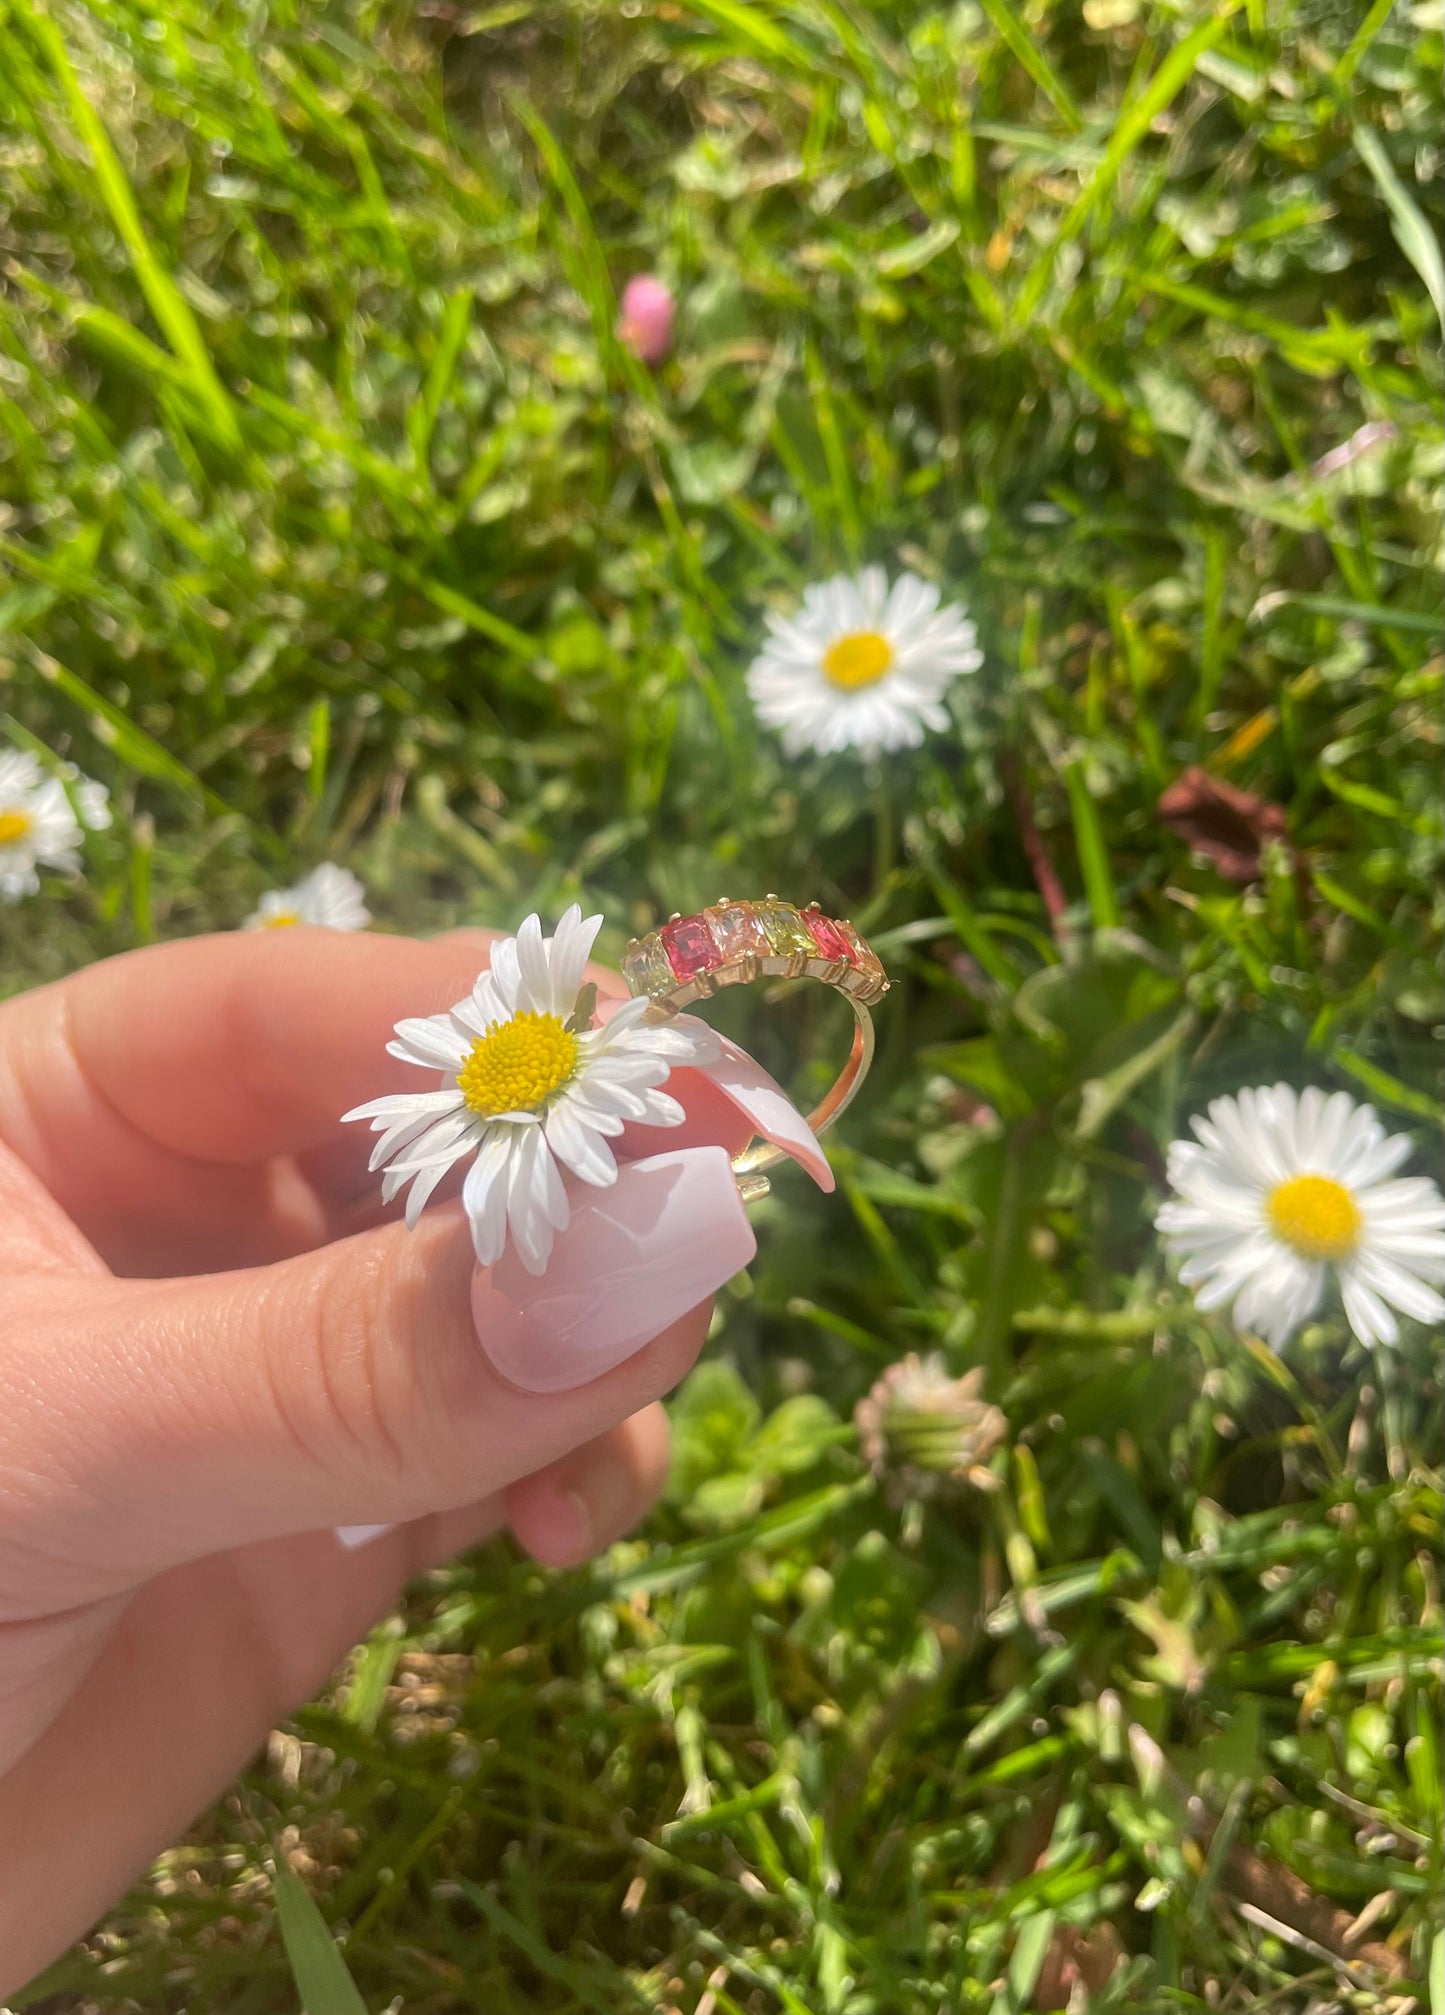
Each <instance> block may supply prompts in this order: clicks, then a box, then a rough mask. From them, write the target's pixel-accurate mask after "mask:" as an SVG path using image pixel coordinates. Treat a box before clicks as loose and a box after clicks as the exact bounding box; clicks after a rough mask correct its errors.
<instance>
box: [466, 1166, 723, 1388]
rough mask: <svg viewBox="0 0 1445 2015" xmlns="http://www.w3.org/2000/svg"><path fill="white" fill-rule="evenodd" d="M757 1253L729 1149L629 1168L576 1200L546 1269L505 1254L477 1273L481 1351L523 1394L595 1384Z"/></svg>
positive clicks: (474, 1303)
mask: <svg viewBox="0 0 1445 2015" xmlns="http://www.w3.org/2000/svg"><path fill="white" fill-rule="evenodd" d="M756 1251H757V1241H756V1239H755V1238H754V1237H753V1233H752V1228H751V1226H750V1225H749V1224H748V1220H747V1215H746V1213H745V1211H744V1210H743V1206H742V1202H741V1199H740V1198H739V1196H738V1191H737V1184H736V1183H735V1182H734V1181H733V1176H732V1170H731V1168H730V1167H729V1166H728V1158H727V1155H726V1154H725V1153H724V1152H723V1150H722V1149H721V1148H720V1147H692V1148H680V1149H677V1150H675V1151H674V1152H673V1153H671V1154H659V1155H652V1156H650V1157H649V1158H648V1159H647V1160H646V1161H635V1162H627V1163H624V1164H623V1166H622V1169H621V1171H620V1172H619V1174H618V1178H617V1181H616V1182H615V1183H614V1184H613V1186H612V1188H611V1189H604V1190H589V1191H588V1192H586V1194H585V1195H584V1196H582V1197H580V1198H578V1199H576V1201H575V1204H574V1208H573V1213H572V1222H571V1224H570V1226H569V1227H568V1229H567V1230H566V1231H565V1232H563V1233H562V1234H561V1235H560V1236H559V1237H558V1239H557V1242H556V1244H555V1245H554V1247H553V1248H552V1257H551V1260H550V1261H549V1263H548V1266H547V1271H546V1272H545V1273H544V1274H543V1275H542V1276H541V1278H540V1279H536V1278H534V1277H533V1276H532V1275H531V1274H529V1273H528V1272H527V1270H526V1268H525V1267H524V1266H523V1265H522V1264H521V1262H520V1260H519V1259H518V1258H517V1256H516V1254H515V1253H514V1252H512V1251H510V1250H509V1251H508V1252H506V1253H505V1254H504V1255H503V1257H502V1258H501V1259H500V1260H499V1261H498V1263H497V1265H496V1266H494V1267H493V1268H492V1269H491V1270H490V1272H489V1273H480V1272H479V1273H477V1274H475V1275H474V1276H473V1279H472V1317H473V1320H474V1321H475V1323H476V1327H477V1335H478V1337H479V1338H480V1340H481V1345H482V1349H483V1350H484V1351H485V1352H486V1354H487V1356H488V1357H489V1358H490V1359H491V1361H492V1363H493V1365H495V1367H496V1369H497V1370H498V1371H499V1372H500V1373H501V1374H502V1376H503V1378H505V1379H508V1380H510V1382H511V1383H512V1384H513V1385H515V1386H519V1387H520V1388H521V1389H522V1391H523V1392H567V1391H570V1390H571V1388H572V1387H573V1386H577V1385H586V1384H587V1383H588V1382H589V1381H590V1380H592V1379H594V1378H600V1377H601V1376H602V1374H603V1373H604V1372H608V1371H611V1370H612V1368H613V1367H614V1365H618V1364H621V1363H623V1361H624V1360H625V1359H627V1358H629V1357H631V1356H633V1354H634V1353H635V1352H637V1351H639V1350H641V1348H642V1346H643V1345H644V1344H645V1343H650V1342H651V1341H652V1339H653V1337H655V1336H659V1335H660V1334H661V1333H662V1331H663V1330H665V1329H666V1328H667V1327H668V1325H669V1323H673V1322H676V1321H677V1319H678V1317H679V1316H681V1315H685V1314H686V1313H687V1311H688V1310H689V1309H691V1308H696V1307H697V1306H698V1304H699V1303H700V1302H704V1301H706V1300H707V1298H708V1296H709V1295H711V1294H715V1293H716V1292H717V1290H718V1289H719V1288H720V1287H721V1286H722V1284H723V1282H724V1281H726V1280H731V1279H732V1277H733V1275H734V1274H735V1273H738V1272H740V1271H741V1269H742V1268H743V1267H745V1266H746V1265H747V1264H748V1262H749V1261H750V1260H751V1259H752V1257H753V1255H754V1253H755V1252H756Z"/></svg>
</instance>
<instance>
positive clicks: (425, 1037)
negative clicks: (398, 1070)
mask: <svg viewBox="0 0 1445 2015" xmlns="http://www.w3.org/2000/svg"><path fill="white" fill-rule="evenodd" d="M468 1047H469V1045H468V1044H467V1043H466V1042H464V1041H463V1039H462V1037H461V1036H459V1035H458V1033H457V1031H456V1030H455V1029H454V1028H453V1026H452V1024H451V1021H450V1019H449V1017H448V1016H446V1015H439V1014H433V1015H417V1016H414V1017H413V1018H412V1019H410V1020H408V1021H399V1022H398V1023H397V1025H396V1041H395V1042H389V1043H388V1044H387V1046H386V1048H387V1054H388V1055H389V1056H395V1057H400V1058H401V1060H402V1062H403V1063H415V1064H421V1065H422V1066H423V1067H425V1068H427V1069H430V1070H450V1071H454V1070H457V1069H458V1068H459V1067H460V1066H461V1063H462V1061H463V1059H464V1058H465V1056H466V1054H467V1049H468Z"/></svg>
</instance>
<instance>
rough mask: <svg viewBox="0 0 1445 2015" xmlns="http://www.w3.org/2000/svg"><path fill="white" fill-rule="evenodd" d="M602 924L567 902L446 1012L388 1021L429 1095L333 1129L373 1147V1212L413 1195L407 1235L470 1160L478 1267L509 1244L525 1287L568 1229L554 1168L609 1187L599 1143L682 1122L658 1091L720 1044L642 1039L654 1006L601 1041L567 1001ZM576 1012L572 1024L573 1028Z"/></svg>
mask: <svg viewBox="0 0 1445 2015" xmlns="http://www.w3.org/2000/svg"><path fill="white" fill-rule="evenodd" d="M601 924H602V919H601V917H600V916H597V917H587V918H585V919H584V918H583V915H582V912H581V910H580V909H579V908H578V907H577V905H576V904H575V903H574V904H573V906H572V908H571V909H569V910H568V911H567V913H566V915H565V916H564V917H563V918H562V920H561V922H560V923H559V924H558V926H557V933H556V936H555V937H550V938H544V937H543V935H542V925H541V922H540V920H539V919H538V918H537V917H535V916H530V917H528V918H527V920H526V922H525V923H524V924H523V925H522V927H521V929H520V930H519V931H518V933H517V935H516V937H514V938H502V939H500V940H499V941H498V943H497V944H495V945H494V946H493V947H492V958H491V965H490V967H489V968H488V970H487V971H486V972H484V973H483V974H482V975H481V977H480V978H479V979H478V981H477V983H476V985H475V986H474V987H473V989H472V991H471V993H470V994H469V995H468V996H467V998H466V999H465V1000H462V1001H458V1003H457V1005H456V1006H455V1007H454V1008H453V1009H452V1010H451V1012H450V1013H449V1014H439V1015H428V1016H425V1017H423V1018H419V1019H416V1020H411V1021H402V1022H398V1023H397V1025H396V1036H397V1040H396V1041H395V1042H392V1043H388V1044H387V1049H388V1051H389V1052H390V1054H391V1055H392V1056H395V1057H400V1058H401V1059H402V1061H403V1062H404V1063H412V1064H417V1065H418V1066H420V1068H422V1069H423V1070H433V1071H435V1070H440V1071H441V1072H442V1074H443V1075H442V1083H441V1088H440V1090H437V1091H414V1092H400V1093H397V1094H394V1095H393V1096H391V1097H388V1098H378V1099H373V1100H372V1101H371V1102H370V1103H369V1104H368V1105H361V1106H357V1108H356V1109H355V1111H354V1112H349V1113H347V1114H346V1115H345V1117H346V1118H347V1119H349V1120H352V1119H364V1120H369V1121H370V1122H371V1129H372V1132H373V1133H378V1134H380V1136H381V1138H380V1140H378V1142H377V1143H376V1146H375V1148H374V1150H373V1152H372V1156H371V1166H372V1168H373V1169H376V1168H381V1167H382V1166H383V1165H388V1166H387V1168H386V1174H385V1176H384V1177H383V1179H382V1198H383V1200H384V1201H385V1202H388V1203H389V1202H390V1201H391V1199H392V1198H393V1197H394V1196H395V1195H396V1194H397V1192H398V1191H399V1190H401V1189H403V1188H405V1187H406V1186H407V1185H408V1184H410V1194H409V1196H408V1197H407V1204H406V1221H407V1223H408V1224H409V1225H411V1226H413V1227H415V1225H416V1222H417V1220H418V1218H419V1217H420V1215H421V1212H422V1209H423V1206H424V1205H425V1204H426V1202H427V1199H428V1198H429V1197H430V1196H431V1194H432V1192H433V1191H434V1190H435V1189H436V1187H437V1184H438V1183H439V1182H440V1181H441V1180H442V1177H443V1176H444V1175H445V1174H446V1173H447V1170H448V1169H449V1168H451V1167H453V1166H454V1164H455V1163H457V1162H459V1161H463V1160H465V1159H466V1158H467V1157H469V1156H475V1159H474V1160H473V1162H472V1165H471V1167H470V1169H469V1170H468V1171H467V1176H466V1181H465V1183H464V1185H463V1187H462V1203H463V1205H464V1207H465V1209H466V1213H467V1217H468V1219H469V1221H470V1223H471V1229H472V1243H473V1245H474V1246H475V1248H476V1254H477V1259H478V1261H479V1262H480V1263H481V1265H483V1266H491V1265H494V1264H495V1262H496V1261H497V1260H499V1259H500V1258H501V1256H502V1252H503V1250H504V1249H505V1247H506V1243H507V1239H508V1235H509V1234H510V1236H511V1239H512V1242H513V1243H514V1245H515V1246H516V1248H517V1253H518V1255H519V1257H520V1259H521V1261H522V1264H523V1265H524V1266H525V1267H526V1268H527V1270H528V1272H529V1273H541V1272H542V1271H543V1270H544V1269H545V1267H546V1264H547V1261H548V1259H549V1258H550V1257H551V1252H552V1241H553V1236H554V1234H555V1233H557V1232H559V1231H565V1230H566V1229H567V1226H568V1223H569V1222H570V1218H571V1209H570V1205H569V1203H568V1198H567V1190H566V1186H565V1184H564V1182H563V1179H562V1170H563V1169H566V1170H568V1171H569V1172H570V1173H571V1174H572V1175H574V1176H576V1177H577V1178H578V1180H579V1181H581V1182H585V1183H590V1184H592V1185H593V1187H595V1188H597V1189H607V1188H610V1186H611V1185H612V1184H613V1183H614V1182H616V1180H617V1162H616V1160H615V1158H614V1156H613V1152H612V1149H611V1148H610V1147H609V1146H608V1142H609V1140H612V1139H615V1138H616V1136H617V1135H618V1134H620V1133H621V1132H622V1130H623V1128H624V1126H625V1125H626V1124H627V1122H628V1121H629V1120H630V1121H633V1122H636V1123H638V1124H641V1125H644V1126H677V1125H679V1124H680V1123H681V1121H682V1119H683V1117H684V1114H683V1109H682V1107H681V1106H680V1105H679V1104H678V1102H677V1100H676V1099H674V1098H671V1097H669V1096H668V1094H667V1093H666V1092H664V1091H662V1090H661V1089H660V1088H659V1087H660V1086H661V1085H662V1084H663V1083H664V1081H665V1080H666V1078H667V1076H668V1073H669V1071H670V1070H671V1069H672V1068H673V1066H674V1065H676V1064H707V1063H712V1062H715V1061H716V1060H717V1059H718V1058H719V1056H720V1055H721V1046H720V1044H719V1043H718V1041H717V1039H716V1038H715V1037H714V1036H713V1034H712V1032H711V1030H709V1029H707V1028H706V1027H705V1026H704V1025H703V1024H702V1023H701V1022H689V1023H688V1024H687V1025H686V1026H681V1025H678V1024H673V1025H671V1026H662V1027H653V1026H651V1025H644V1024H645V1018H646V1016H647V1015H648V1014H649V1012H650V1011H651V1007H652V1003H651V1002H650V1001H649V1000H648V999H647V998H646V997H645V996H644V997H642V998H640V999H637V1000H629V1001H625V1002H624V1003H623V1004H622V1005H621V1006H620V1007H618V1008H617V1009H616V1010H615V1011H614V1012H613V1013H612V1015H611V1017H610V1018H609V1019H608V1020H607V1021H606V1022H605V1023H604V1024H603V1025H602V1026H601V1027H599V1028H591V1027H588V1026H587V1025H586V1022H587V1019H588V1016H587V1015H586V1013H585V1003H581V1002H579V996H580V995H581V994H582V991H583V979H584V976H585V974H586V969H587V959H588V956H589V954H590V953H591V950H592V945H593V941H594V940H595V938H596V936H597V932H598V930H599V929H600V928H601ZM579 1005H580V1006H583V1007H584V1013H582V1014H579Z"/></svg>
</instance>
